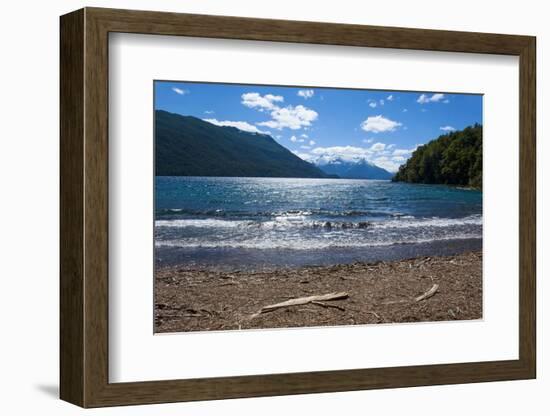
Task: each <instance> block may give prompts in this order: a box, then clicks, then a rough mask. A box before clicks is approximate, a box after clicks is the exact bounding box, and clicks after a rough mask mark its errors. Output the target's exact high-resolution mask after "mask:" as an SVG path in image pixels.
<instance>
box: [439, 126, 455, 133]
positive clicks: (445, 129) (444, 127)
mask: <svg viewBox="0 0 550 416" xmlns="http://www.w3.org/2000/svg"><path fill="white" fill-rule="evenodd" d="M439 130H443V131H446V132H450V131H455V130H456V129H455V128H454V127H453V126H443V127H440V128H439Z"/></svg>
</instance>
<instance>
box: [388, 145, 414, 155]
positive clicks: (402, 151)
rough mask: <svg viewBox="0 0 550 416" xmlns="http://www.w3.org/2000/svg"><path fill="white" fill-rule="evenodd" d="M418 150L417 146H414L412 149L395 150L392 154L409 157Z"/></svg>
mask: <svg viewBox="0 0 550 416" xmlns="http://www.w3.org/2000/svg"><path fill="white" fill-rule="evenodd" d="M417 148H418V145H416V146H414V147H413V148H412V149H395V150H394V151H393V153H392V155H393V156H405V155H410V154H411V153H412V152H414V151H415V150H416V149H417Z"/></svg>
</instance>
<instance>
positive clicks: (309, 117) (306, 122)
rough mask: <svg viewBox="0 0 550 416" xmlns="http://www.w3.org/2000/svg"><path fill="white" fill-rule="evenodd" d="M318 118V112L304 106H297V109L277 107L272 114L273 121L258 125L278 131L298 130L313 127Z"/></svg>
mask: <svg viewBox="0 0 550 416" xmlns="http://www.w3.org/2000/svg"><path fill="white" fill-rule="evenodd" d="M318 116H319V114H317V112H316V111H314V110H311V109H309V108H307V107H304V106H303V105H297V106H296V107H293V106H288V107H284V108H279V107H277V108H275V109H274V110H273V111H272V112H271V118H272V120H269V121H262V122H261V123H257V124H258V125H260V126H266V127H269V128H272V129H277V130H281V129H284V128H289V129H291V130H298V129H301V128H302V127H307V126H311V123H312V122H313V121H315V120H317V117H318Z"/></svg>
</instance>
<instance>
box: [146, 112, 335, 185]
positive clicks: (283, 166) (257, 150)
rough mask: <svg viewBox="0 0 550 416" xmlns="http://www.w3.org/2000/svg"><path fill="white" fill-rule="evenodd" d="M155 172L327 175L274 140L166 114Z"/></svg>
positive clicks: (158, 124)
mask: <svg viewBox="0 0 550 416" xmlns="http://www.w3.org/2000/svg"><path fill="white" fill-rule="evenodd" d="M155 171H156V175H157V176H245V177H246V176H249V177H282V178H289V177H296V178H324V177H327V175H326V174H325V173H324V172H323V171H321V170H320V169H319V168H317V167H316V166H314V165H312V164H311V163H308V162H306V161H304V160H302V159H300V158H299V157H298V156H296V155H295V154H294V153H292V152H291V151H290V150H288V149H286V148H285V147H283V146H281V145H280V144H279V143H277V142H276V141H275V140H274V139H273V138H272V137H271V136H268V135H265V134H258V133H248V132H245V131H242V130H239V129H237V128H235V127H220V126H215V125H214V124H211V123H208V122H206V121H203V120H201V119H199V118H196V117H191V116H181V115H179V114H173V113H169V112H166V111H162V110H157V111H156V112H155Z"/></svg>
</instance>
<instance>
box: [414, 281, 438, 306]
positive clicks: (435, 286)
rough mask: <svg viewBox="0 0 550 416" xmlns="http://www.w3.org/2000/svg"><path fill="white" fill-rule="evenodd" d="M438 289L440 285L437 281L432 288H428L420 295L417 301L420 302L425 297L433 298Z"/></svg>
mask: <svg viewBox="0 0 550 416" xmlns="http://www.w3.org/2000/svg"><path fill="white" fill-rule="evenodd" d="M438 289H439V285H438V284H437V283H435V284H434V285H433V286H432V288H431V289H430V290H428V291H427V292H424V293H423V294H422V295H420V296H418V297H417V298H416V299H415V301H416V302H420V301H422V300H424V299H428V298H431V297H432V296H433V295H435V293H436V292H437V290H438Z"/></svg>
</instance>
